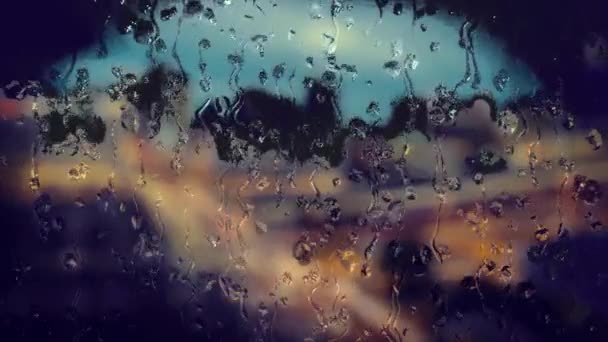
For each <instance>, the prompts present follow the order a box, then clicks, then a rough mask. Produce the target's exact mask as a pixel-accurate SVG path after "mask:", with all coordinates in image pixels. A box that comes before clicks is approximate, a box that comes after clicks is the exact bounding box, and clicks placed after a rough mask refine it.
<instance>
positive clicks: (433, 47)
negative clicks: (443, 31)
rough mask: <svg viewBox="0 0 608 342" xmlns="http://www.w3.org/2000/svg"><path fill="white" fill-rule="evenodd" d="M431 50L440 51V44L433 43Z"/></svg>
mask: <svg viewBox="0 0 608 342" xmlns="http://www.w3.org/2000/svg"><path fill="white" fill-rule="evenodd" d="M429 48H430V49H431V52H436V51H439V48H440V44H439V42H432V43H431V45H430V46H429Z"/></svg>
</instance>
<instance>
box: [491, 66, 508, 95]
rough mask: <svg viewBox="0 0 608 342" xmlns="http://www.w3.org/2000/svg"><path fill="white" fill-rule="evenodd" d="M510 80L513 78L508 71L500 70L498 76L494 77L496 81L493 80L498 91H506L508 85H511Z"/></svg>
mask: <svg viewBox="0 0 608 342" xmlns="http://www.w3.org/2000/svg"><path fill="white" fill-rule="evenodd" d="M510 79H511V76H509V73H508V72H507V70H505V69H500V70H499V71H498V73H497V74H496V76H494V80H493V81H494V87H495V88H496V90H498V91H504V90H505V88H506V87H507V84H508V83H509V80H510Z"/></svg>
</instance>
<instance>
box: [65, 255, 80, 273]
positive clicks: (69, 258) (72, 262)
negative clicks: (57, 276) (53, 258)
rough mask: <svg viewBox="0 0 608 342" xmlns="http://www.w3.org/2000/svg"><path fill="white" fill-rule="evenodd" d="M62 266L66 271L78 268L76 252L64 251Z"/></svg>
mask: <svg viewBox="0 0 608 342" xmlns="http://www.w3.org/2000/svg"><path fill="white" fill-rule="evenodd" d="M63 267H65V269H66V270H68V271H73V270H75V269H76V268H78V259H77V257H76V254H74V253H72V252H68V253H65V254H64V255H63Z"/></svg>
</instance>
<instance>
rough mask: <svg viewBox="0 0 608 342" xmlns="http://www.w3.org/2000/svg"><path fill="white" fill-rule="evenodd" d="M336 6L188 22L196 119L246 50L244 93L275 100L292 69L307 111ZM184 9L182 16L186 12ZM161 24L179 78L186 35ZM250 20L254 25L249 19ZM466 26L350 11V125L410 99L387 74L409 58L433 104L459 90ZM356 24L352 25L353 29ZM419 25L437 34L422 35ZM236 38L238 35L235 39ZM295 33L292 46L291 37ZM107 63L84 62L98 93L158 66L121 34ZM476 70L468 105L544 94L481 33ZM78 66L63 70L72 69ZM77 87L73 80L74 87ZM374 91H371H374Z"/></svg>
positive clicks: (242, 8) (241, 6)
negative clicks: (234, 58) (278, 70)
mask: <svg viewBox="0 0 608 342" xmlns="http://www.w3.org/2000/svg"><path fill="white" fill-rule="evenodd" d="M314 3H316V4H319V5H320V6H319V8H318V11H317V13H319V14H320V15H322V16H323V18H322V19H318V20H313V19H311V16H310V12H311V4H314ZM330 3H331V2H330V1H321V2H311V1H295V0H294V1H282V2H280V4H279V5H278V6H277V7H274V8H271V7H270V6H266V7H265V8H264V10H265V13H266V14H263V13H261V12H260V11H259V10H258V9H257V8H255V7H254V6H253V4H252V3H251V2H247V3H245V2H241V1H236V2H234V1H233V3H232V4H231V5H229V6H226V7H220V6H215V7H213V10H214V12H215V15H216V23H211V22H210V21H209V20H207V19H206V18H204V17H190V18H184V21H183V24H182V29H181V30H182V31H181V35H180V36H179V41H178V44H177V52H178V54H179V56H180V59H181V62H182V65H183V67H184V69H185V71H186V73H187V74H188V75H189V78H190V84H189V95H190V99H191V109H192V110H194V108H196V107H197V106H198V105H200V104H201V103H202V102H203V101H204V100H205V99H206V98H207V97H209V96H214V95H228V96H231V95H233V94H234V91H233V90H231V89H230V88H229V85H228V79H229V77H230V74H231V72H232V68H233V67H232V65H230V64H229V62H228V61H227V55H228V54H231V53H235V52H239V51H240V49H241V48H242V47H244V57H245V62H244V65H243V68H242V71H241V73H240V85H241V86H242V87H257V88H264V89H266V90H267V91H269V92H272V93H276V88H275V82H274V79H273V78H272V69H273V67H274V66H275V65H277V64H280V63H286V65H285V75H284V76H283V78H282V79H281V80H279V83H278V85H279V87H278V90H279V93H280V94H281V95H283V96H288V97H291V96H292V93H291V91H290V89H289V83H288V78H289V75H290V74H291V73H292V71H293V70H294V68H295V75H296V76H295V78H294V79H293V81H292V86H293V90H294V93H295V97H296V100H297V101H302V99H303V97H304V94H305V90H304V87H303V85H302V81H303V79H304V77H313V78H320V76H321V74H322V73H323V71H325V68H326V64H327V62H326V58H325V55H326V52H327V49H328V47H329V46H328V40H327V39H325V38H324V37H323V35H324V34H325V33H327V34H329V35H332V36H336V31H335V27H334V25H333V23H332V20H331V16H330V8H329V5H330ZM177 6H178V13H181V7H180V5H177ZM161 9H163V7H162V6H159V8H158V11H157V15H156V18H157V21H158V24H159V26H160V37H161V38H162V39H163V40H164V41H165V42H166V44H167V46H168V49H169V50H168V51H167V52H166V53H164V54H161V55H158V56H157V59H158V61H160V62H163V63H166V64H167V65H170V66H172V67H175V68H177V64H176V62H175V60H174V59H173V57H172V56H171V53H170V49H171V46H172V45H173V42H174V41H175V36H176V32H177V26H178V16H177V15H176V16H174V17H173V18H172V19H171V20H169V21H161V20H160V18H159V15H158V12H160V10H161ZM245 15H250V16H252V17H253V19H248V18H245V17H244V16H245ZM463 20H464V19H463V18H460V17H449V16H441V15H436V16H432V17H424V18H422V19H420V20H418V21H417V22H416V25H413V24H412V13H411V12H410V11H408V10H407V9H406V10H404V12H403V14H402V15H400V16H395V15H393V14H392V13H391V11H385V14H384V17H383V18H382V20H381V21H379V16H378V11H377V9H376V8H375V7H373V6H369V5H355V7H354V8H353V9H352V10H351V11H346V10H343V11H342V12H341V13H340V14H339V15H338V17H337V26H338V29H339V33H338V36H337V37H338V39H337V43H336V45H335V55H336V58H337V64H338V65H341V64H354V65H356V67H357V71H358V75H357V78H356V79H355V80H354V81H352V80H351V77H350V75H349V74H345V75H344V76H345V78H344V79H345V81H344V83H343V85H342V88H341V92H340V94H341V98H340V102H341V103H340V106H341V108H342V114H343V119H344V121H345V122H347V121H348V120H349V119H351V118H353V117H361V118H363V119H365V120H366V121H375V120H377V119H378V118H377V117H373V116H371V115H369V114H366V109H367V107H368V105H369V104H370V102H372V101H375V102H377V103H378V104H379V109H380V112H379V115H380V119H382V120H385V119H386V118H387V117H388V115H389V113H390V108H391V107H390V103H391V101H393V100H395V99H397V98H399V97H401V96H403V95H405V90H406V89H405V86H404V81H403V78H402V77H401V76H399V77H397V78H393V77H391V76H390V75H389V74H388V73H387V72H386V71H384V69H383V65H384V63H386V62H387V61H390V60H399V61H403V59H404V58H405V56H406V55H408V54H410V53H411V54H415V55H416V59H417V61H418V62H419V64H418V66H417V68H416V69H415V70H410V71H409V73H410V76H411V79H412V81H413V84H414V91H415V95H416V96H430V95H431V94H432V93H433V90H434V89H435V87H436V86H437V85H438V84H440V83H441V84H444V85H445V86H447V87H448V88H452V87H453V86H454V85H455V84H456V83H458V82H459V81H460V80H461V79H462V77H463V75H464V72H465V65H466V64H465V63H466V62H465V51H464V50H463V49H462V48H460V46H459V45H458V40H459V35H458V29H459V26H460V25H461V24H462V22H463ZM348 23H352V27H351V28H350V29H348V28H347V26H348ZM420 24H425V25H426V26H427V27H428V29H427V31H426V32H423V31H422V30H421V29H420ZM230 29H234V32H235V34H234V37H233V36H231V33H230ZM292 29H293V30H294V31H295V32H296V33H295V35H293V37H291V39H289V37H288V36H289V31H290V30H292ZM256 34H263V35H267V36H269V40H268V42H267V43H265V44H264V49H265V56H264V57H263V58H262V57H260V55H259V53H258V51H257V50H256V44H255V43H253V42H251V37H252V36H254V35H256ZM202 38H206V39H208V40H209V41H210V42H211V48H210V49H208V50H205V51H204V59H205V62H206V63H207V73H208V75H209V76H210V77H211V79H212V91H211V92H210V93H204V92H203V91H201V89H200V87H199V80H200V79H201V74H200V72H199V69H198V61H199V47H198V42H199V41H200V40H201V39H202ZM106 41H107V44H108V56H107V57H106V58H103V59H100V58H98V57H97V49H96V47H95V48H92V49H90V50H88V51H82V52H80V53H79V57H78V60H77V63H76V66H75V68H76V69H78V68H81V67H87V68H88V70H89V73H90V76H91V85H92V86H93V87H99V88H103V87H106V86H107V85H109V84H110V83H113V82H115V81H116V79H115V78H114V76H112V74H111V68H112V67H113V66H120V67H122V68H123V70H124V72H131V73H135V74H137V75H142V74H143V72H145V70H146V69H148V68H149V67H150V66H151V65H152V62H151V60H150V59H149V58H148V57H147V56H146V51H147V46H146V45H142V44H138V43H136V42H135V40H134V39H133V35H132V34H129V35H124V36H120V35H118V34H117V33H116V32H112V31H107V32H106ZM432 42H438V43H439V46H440V48H439V50H438V51H435V52H432V51H431V49H430V45H431V43H432ZM395 44H396V45H397V46H400V47H401V50H402V53H401V55H400V56H397V57H393V48H392V46H393V45H395ZM474 44H475V49H476V57H477V63H478V66H479V70H480V73H481V84H480V87H479V88H478V89H472V88H471V86H470V83H469V84H466V85H464V86H462V87H461V88H460V89H459V91H458V95H459V96H461V97H463V98H467V97H470V96H472V95H475V94H476V93H479V92H482V91H488V92H491V93H492V94H493V96H494V98H495V99H496V101H497V102H498V104H499V106H501V105H504V104H505V103H507V102H509V101H512V100H514V99H516V98H518V97H519V96H521V95H529V94H532V93H533V92H534V91H535V90H536V89H538V88H539V87H540V83H539V81H538V79H537V78H536V77H535V75H534V74H533V72H532V71H531V70H530V69H529V68H528V67H527V66H526V64H525V63H524V62H523V61H521V60H519V59H517V58H515V57H514V56H511V55H509V53H508V52H507V51H506V48H505V45H504V44H503V43H502V42H501V41H499V40H498V39H497V38H494V37H492V36H491V35H489V34H488V33H487V32H484V31H483V28H479V29H478V30H477V31H475V33H474ZM309 56H310V57H313V58H314V62H315V65H314V67H313V68H308V67H307V66H306V61H305V60H306V57H309ZM68 65H69V58H67V59H66V60H65V61H63V62H61V63H60V67H62V68H64V70H65V69H67V66H68ZM262 69H265V70H266V72H267V73H268V76H269V80H268V82H267V83H266V85H265V86H262V85H261V84H260V82H259V79H258V74H259V72H260V70H262ZM501 69H505V70H506V71H507V73H508V74H509V76H510V81H509V83H508V84H507V87H506V89H505V90H504V91H503V92H498V91H497V90H496V89H495V87H494V84H493V78H494V76H495V75H496V74H497V73H498V72H499V70H501ZM74 80H75V73H73V74H72V77H71V79H70V82H73V81H74ZM368 80H369V81H371V82H372V85H371V86H370V85H368V84H367V81H368Z"/></svg>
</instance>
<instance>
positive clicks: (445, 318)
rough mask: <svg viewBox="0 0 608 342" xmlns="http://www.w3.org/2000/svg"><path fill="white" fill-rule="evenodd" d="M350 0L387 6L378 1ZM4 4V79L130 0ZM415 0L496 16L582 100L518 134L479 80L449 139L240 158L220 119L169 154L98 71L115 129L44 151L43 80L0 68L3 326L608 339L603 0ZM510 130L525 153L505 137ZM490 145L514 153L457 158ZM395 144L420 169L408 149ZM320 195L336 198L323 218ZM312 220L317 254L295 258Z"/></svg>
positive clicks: (539, 65)
mask: <svg viewBox="0 0 608 342" xmlns="http://www.w3.org/2000/svg"><path fill="white" fill-rule="evenodd" d="M233 1H234V0H233ZM257 3H258V4H259V5H260V6H263V7H264V6H270V4H269V2H266V1H261V0H258V1H257ZM353 3H354V5H355V6H359V5H361V6H368V7H369V11H377V10H378V9H377V7H376V2H373V1H369V2H364V1H354V2H353ZM380 3H382V1H380ZM161 5H162V4H161ZM394 5H395V4H394V3H393V2H390V3H388V4H387V5H386V6H385V7H384V12H385V14H384V15H387V16H388V15H393V14H392V11H393V10H394ZM4 6H6V7H5V9H6V10H4V11H3V16H5V18H3V20H0V22H1V25H2V32H3V33H4V34H3V35H2V36H3V39H4V41H3V46H4V47H5V49H4V53H3V54H2V56H1V57H0V58H1V63H0V77H1V78H2V81H3V83H8V82H9V81H11V80H13V79H18V80H21V81H26V80H30V79H37V78H39V77H40V74H41V73H42V72H43V70H45V68H46V67H47V66H48V65H50V64H51V63H53V62H55V61H58V60H61V59H63V58H65V56H66V55H69V54H70V53H71V52H73V51H77V50H80V49H83V48H85V47H87V46H91V45H94V44H98V42H99V36H100V34H101V32H102V31H103V29H102V27H103V22H104V21H105V19H106V17H107V15H108V14H112V15H113V18H115V17H119V15H118V14H117V13H120V11H121V7H120V4H119V1H116V2H112V1H100V0H98V1H96V2H95V1H90V2H88V1H87V2H83V1H54V2H44V1H40V2H37V1H33V2H29V3H24V2H11V3H9V4H6V5H4ZM167 6H169V5H167ZM279 6H280V4H279ZM403 6H404V11H405V10H409V9H411V6H412V3H410V2H406V1H404V2H403ZM415 6H417V7H416V8H425V12H424V13H425V15H428V14H427V12H428V13H432V6H436V8H437V11H443V12H447V13H449V11H453V12H454V13H455V14H454V15H460V16H463V17H465V16H469V17H470V18H474V19H476V20H480V21H481V22H484V23H487V25H488V27H489V29H490V32H492V33H493V34H496V36H497V37H500V38H501V39H504V40H505V41H506V42H507V45H508V47H509V48H510V49H512V53H513V55H514V56H518V57H520V58H523V59H525V61H526V62H527V63H529V64H530V65H531V66H532V67H533V68H534V70H535V72H536V73H537V74H538V75H539V77H540V78H541V79H542V81H543V82H545V84H547V85H548V88H549V89H550V92H552V91H555V90H556V89H558V86H559V85H560V84H561V86H562V88H561V89H562V93H563V102H562V103H560V105H562V106H563V108H561V109H563V111H564V112H568V113H573V114H574V116H575V118H576V120H575V122H576V126H575V128H574V129H572V130H565V129H563V128H562V127H561V122H558V124H559V125H558V127H557V128H555V123H554V122H553V121H551V120H547V119H546V118H544V119H538V120H534V119H531V120H530V123H529V124H530V128H529V130H528V131H527V133H525V134H523V133H522V134H521V136H519V134H518V133H520V132H522V131H523V128H522V123H520V124H519V125H517V130H516V132H515V133H513V134H507V135H505V133H504V131H503V130H501V129H500V127H498V125H497V124H496V123H495V122H492V121H491V120H490V119H489V108H488V107H487V105H485V104H484V103H483V102H482V101H480V102H478V103H477V104H476V106H473V107H472V108H470V109H465V110H464V111H463V112H462V113H460V114H459V116H458V119H457V125H456V127H450V128H449V129H446V130H445V134H443V135H442V136H441V138H440V139H439V140H437V139H434V140H433V141H430V142H429V141H428V140H427V139H426V137H424V136H423V135H422V134H420V133H418V132H414V133H411V134H408V135H407V136H402V137H399V138H396V139H392V140H390V141H389V142H388V143H387V142H384V141H376V140H375V139H373V138H367V139H362V140H353V141H349V143H348V144H347V146H346V147H345V149H346V150H347V151H348V158H347V159H346V161H345V162H344V163H343V164H342V165H341V166H340V167H337V168H325V167H324V166H323V165H322V163H320V162H317V161H315V160H310V161H308V162H306V163H304V164H303V165H294V164H291V163H288V162H286V161H285V160H282V159H281V158H277V157H276V156H275V154H273V153H272V152H269V153H266V154H264V155H263V156H261V158H260V159H259V161H258V160H257V159H256V158H252V159H251V160H250V161H249V162H250V164H247V163H245V164H244V165H243V166H242V167H234V166H231V165H228V164H227V163H225V162H221V161H219V160H218V158H217V156H216V150H215V148H214V147H213V144H214V142H213V139H212V137H211V136H210V135H209V134H208V133H207V132H201V131H199V130H188V131H187V132H188V141H187V142H186V143H185V145H184V146H183V147H182V149H181V150H179V157H180V158H181V160H182V162H183V168H181V169H180V173H179V174H177V173H176V172H175V170H174V169H172V168H171V167H170V165H171V162H172V160H174V158H175V156H176V151H175V150H174V147H175V146H174V145H173V144H167V145H165V144H163V142H162V140H161V139H154V140H149V141H148V140H146V139H143V140H140V139H139V138H137V137H136V136H134V135H133V134H129V133H128V132H127V131H125V130H124V129H123V128H122V127H121V124H120V106H121V104H124V103H125V102H120V101H118V102H110V101H108V100H107V98H105V97H104V95H103V94H97V93H95V95H94V96H95V100H96V106H97V108H99V110H100V111H102V112H103V118H104V121H105V124H106V138H105V140H104V141H103V143H100V144H99V145H96V146H89V145H87V144H82V145H81V146H79V149H80V152H79V153H78V154H76V155H75V156H69V151H71V150H70V149H69V148H68V149H67V151H68V153H64V154H62V155H58V156H56V155H53V154H46V155H45V154H42V153H38V154H36V156H35V158H34V161H33V160H32V146H33V144H34V143H35V137H36V132H37V127H36V125H35V121H34V120H32V119H31V113H30V112H31V109H32V99H31V98H28V99H26V100H24V101H18V100H15V99H11V95H12V94H11V90H10V89H11V88H6V89H5V91H4V93H5V94H4V95H5V96H4V97H3V98H2V99H0V114H1V115H2V117H3V120H2V121H0V131H1V132H0V141H1V142H0V156H1V157H2V159H0V168H1V170H2V179H1V180H0V189H1V191H0V215H1V217H0V227H1V229H2V239H0V241H2V242H1V243H2V246H1V248H0V250H1V251H2V253H3V255H2V257H1V259H0V260H2V262H1V269H0V272H1V282H0V289H1V291H0V294H1V295H0V315H1V322H0V329H1V330H2V332H3V334H4V336H7V340H10V341H13V340H15V341H18V340H28V341H29V340H36V341H43V340H53V341H61V340H74V341H81V340H82V341H89V340H90V341H118V340H126V339H128V338H133V339H139V340H144V341H147V340H155V341H156V340H166V339H169V338H173V339H178V340H190V339H192V340H226V341H233V340H255V339H256V338H260V339H264V340H271V339H274V340H302V339H304V338H306V337H314V338H315V340H330V339H337V338H341V339H343V340H357V339H361V340H381V339H392V340H399V339H406V340H407V339H409V340H415V341H418V340H420V341H427V340H450V341H452V340H454V341H463V340H466V341H484V340H488V339H490V338H492V339H499V340H519V341H537V340H573V339H576V340H597V341H601V340H606V336H607V335H606V334H607V332H606V330H605V329H606V319H607V314H608V312H606V303H607V298H606V294H605V287H606V281H607V279H606V278H607V277H608V270H607V269H606V266H605V263H603V258H604V253H603V252H604V250H605V246H606V232H605V228H604V225H603V222H606V220H607V219H608V218H607V217H606V214H605V212H606V211H605V208H606V199H605V197H604V196H601V192H602V188H603V187H604V186H605V183H606V176H605V173H604V172H603V170H605V168H606V166H607V165H606V152H605V147H602V146H598V145H601V144H598V142H597V138H596V139H595V145H594V144H593V143H590V142H589V141H590V139H589V138H588V136H589V134H590V133H591V129H596V130H597V132H598V134H600V135H601V134H602V133H605V129H606V124H605V119H604V118H603V115H605V114H604V112H605V109H606V106H605V104H603V103H602V100H603V94H605V91H606V86H605V83H604V82H605V80H606V67H605V65H606V62H605V60H606V57H605V52H604V55H603V56H604V57H602V52H601V51H602V50H601V46H604V47H605V44H606V43H605V39H606V32H605V30H606V27H605V26H604V25H602V21H603V18H602V17H601V13H605V11H604V12H602V5H601V3H600V2H599V1H597V2H593V1H578V2H567V3H563V4H557V5H556V4H555V3H553V2H549V1H540V0H539V1H532V2H523V1H522V2H521V3H520V2H519V1H510V2H504V1H503V2H498V1H484V2H477V1H461V2H458V1H455V2H446V3H443V2H441V1H434V2H431V1H427V2H426V3H424V2H422V1H417V3H416V4H415ZM407 24H408V25H409V24H410V23H409V22H408V23H407ZM604 49H605V48H604ZM13 95H14V94H13ZM344 96H348V94H345V95H344ZM40 105H41V106H42V105H43V101H40ZM523 112H524V111H522V113H523ZM526 115H527V117H528V118H534V116H533V115H532V114H530V113H529V112H527V114H526ZM537 128H538V130H540V131H541V132H542V135H541V137H540V138H539V137H538V136H537V134H536V132H537ZM167 134H177V133H176V132H170V133H167ZM593 135H595V133H594V134H593ZM383 144H385V145H390V146H391V147H392V150H393V154H392V157H391V158H389V160H387V161H384V162H383V163H382V165H383V167H384V168H385V169H386V174H388V175H389V178H388V180H387V181H386V182H385V183H384V184H382V185H380V186H378V189H377V190H378V198H377V201H378V202H377V204H376V205H375V206H373V205H370V201H373V198H370V197H372V196H371V194H370V185H369V184H368V181H367V180H366V179H365V176H361V177H359V176H357V171H353V170H358V171H360V172H361V174H362V175H365V174H375V175H378V174H377V168H374V167H373V165H370V164H371V160H370V158H368V157H367V155H365V151H367V149H369V148H372V149H374V148H377V147H378V145H381V146H384V145H383ZM405 145H407V152H405V147H404V146H405ZM511 145H512V146H513V154H509V153H505V149H507V150H508V149H509V146H511ZM385 147H386V146H385ZM83 151H89V152H90V153H92V154H95V152H99V153H100V158H99V159H97V160H92V159H91V158H90V157H87V156H85V155H84V154H83ZM484 151H494V152H495V153H496V154H498V155H501V156H502V157H503V158H504V161H503V162H496V163H497V164H504V165H503V166H496V167H495V168H494V169H492V168H490V167H489V168H488V169H482V168H481V167H479V166H476V164H471V163H470V162H469V163H467V162H465V160H466V158H467V157H471V156H478V155H479V154H482V153H483V152H484ZM438 156H439V157H440V156H443V159H444V160H443V162H442V163H439V162H438V161H437V158H438ZM562 158H563V159H562ZM478 159H479V158H478ZM490 159H492V158H490ZM403 160H406V163H405V170H406V173H407V176H408V178H409V179H410V180H411V188H410V187H405V186H404V185H403V184H402V179H401V175H400V173H399V168H398V167H397V166H399V165H403V164H402V163H403ZM560 160H561V161H560ZM494 161H495V160H494ZM531 161H532V164H531ZM570 162H574V163H575V167H574V169H571V168H570V166H569V165H570V164H569V163H570ZM492 163H493V162H492V161H490V162H488V164H490V165H492ZM438 165H439V166H438ZM442 165H443V167H444V168H445V170H446V172H447V175H448V176H449V177H450V181H451V182H450V184H451V187H452V190H453V191H452V190H448V191H447V193H446V198H445V203H443V204H442V205H441V209H440V210H438V208H439V203H440V200H439V199H438V197H437V194H436V193H435V191H434V190H433V185H432V179H433V178H434V177H437V168H439V169H441V168H442ZM505 165H506V166H505ZM252 168H253V169H254V170H256V171H259V175H255V177H253V178H252V175H251V172H250V171H251V169H252ZM478 171H481V172H482V173H484V177H483V181H480V179H479V178H475V174H476V173H477V172H478ZM32 172H33V173H32ZM576 175H584V176H586V177H588V179H585V180H581V179H580V178H579V179H578V180H575V176H576ZM36 176H37V177H36ZM453 177H458V181H456V180H455V179H454V178H453ZM534 177H536V179H537V180H538V185H534V179H535V178H534ZM32 178H37V179H38V180H39V182H40V188H38V186H37V183H36V181H34V183H32V182H31V179H32ZM358 178H362V179H358ZM337 179H339V181H338V180H337ZM590 180H594V181H596V182H597V183H595V182H591V181H590ZM457 183H459V184H457ZM476 183H480V184H476ZM292 184H293V186H292ZM277 186H278V187H279V188H280V189H281V193H282V196H283V197H284V200H283V201H279V196H278V195H277V193H276V189H277ZM414 196H415V200H412V199H410V198H413V197H414ZM328 198H335V199H337V201H338V203H339V206H340V208H341V217H340V220H339V222H338V223H331V224H329V225H328V223H329V222H328V221H327V218H328V217H331V212H330V210H331V209H332V207H331V205H328V204H327V201H325V200H326V199H328ZM318 202H320V203H321V205H319V209H316V208H315V206H316V205H317V203H318ZM278 204H280V205H279V206H277V205H278ZM307 204H308V205H307ZM308 206H309V208H308V209H307V208H306V207H308ZM243 208H245V209H246V210H243ZM326 211H329V213H328V212H326ZM438 217H439V221H438ZM560 223H561V228H560ZM305 232H308V235H307V236H308V237H307V239H308V240H306V239H305V238H303V237H302V234H303V233H305ZM434 236H435V239H433V237H434ZM375 239H377V242H374V241H375ZM325 240H327V241H325ZM433 240H435V243H433ZM298 241H301V243H298ZM313 242H315V243H317V245H318V247H316V248H315V249H314V256H312V257H311V259H312V260H310V262H309V263H307V264H306V265H302V264H301V263H306V261H308V258H307V256H308V255H307V253H306V251H307V248H308V247H311V246H312V245H313ZM433 245H435V247H434V248H433ZM372 247H373V248H372ZM372 250H373V253H371V251H372ZM366 251H370V252H368V254H369V260H368V265H369V270H367V269H365V270H366V271H365V272H363V271H364V266H365V263H366V260H365V259H366ZM294 254H295V255H297V256H298V259H300V260H303V261H304V262H299V261H298V260H297V259H296V258H295V257H294ZM439 259H441V260H442V261H443V262H441V263H440V262H439ZM367 273H371V276H369V277H367V276H366V274H367ZM245 289H246V291H245Z"/></svg>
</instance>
